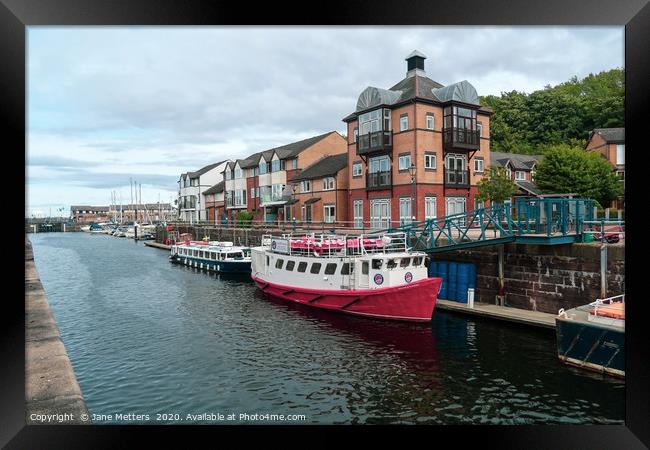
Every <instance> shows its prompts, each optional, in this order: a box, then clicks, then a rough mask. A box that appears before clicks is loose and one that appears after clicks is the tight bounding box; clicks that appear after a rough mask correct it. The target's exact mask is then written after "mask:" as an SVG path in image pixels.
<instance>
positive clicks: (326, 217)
mask: <svg viewBox="0 0 650 450" xmlns="http://www.w3.org/2000/svg"><path fill="white" fill-rule="evenodd" d="M328 211H329V213H328ZM323 221H324V222H325V223H334V222H336V206H335V205H324V206H323Z"/></svg>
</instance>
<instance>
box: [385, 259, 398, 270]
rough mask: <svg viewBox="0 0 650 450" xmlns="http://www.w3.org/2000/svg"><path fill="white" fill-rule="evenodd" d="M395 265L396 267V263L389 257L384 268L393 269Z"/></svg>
mask: <svg viewBox="0 0 650 450" xmlns="http://www.w3.org/2000/svg"><path fill="white" fill-rule="evenodd" d="M395 267H397V263H396V262H395V260H394V259H389V260H388V262H387V263H386V268H388V269H394V268H395Z"/></svg>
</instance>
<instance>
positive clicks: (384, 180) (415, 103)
mask: <svg viewBox="0 0 650 450" xmlns="http://www.w3.org/2000/svg"><path fill="white" fill-rule="evenodd" d="M425 59H426V56H424V55H423V54H422V53H420V52H418V51H414V52H413V53H411V54H410V55H409V56H408V57H407V58H406V61H407V72H406V77H405V78H404V79H403V80H401V81H399V82H398V83H397V84H395V85H394V86H393V87H391V88H389V89H382V88H377V87H367V88H366V89H364V90H363V92H361V94H360V95H359V98H358V101H357V105H356V109H355V111H354V112H353V113H351V114H350V115H348V116H347V117H345V118H344V119H343V121H344V122H346V123H347V129H348V133H347V134H348V167H347V168H348V177H349V193H348V214H347V218H348V219H349V220H352V221H354V223H355V225H356V226H357V227H361V225H362V224H365V225H366V226H371V227H382V228H383V227H387V226H389V224H392V225H396V224H399V223H403V222H409V221H411V219H412V217H415V218H416V220H418V221H420V220H424V219H426V218H432V217H440V216H444V215H448V214H454V213H459V212H463V211H466V210H469V209H473V208H474V203H475V197H476V195H477V188H476V184H477V182H478V181H479V180H480V179H481V177H482V176H483V174H484V171H485V169H486V168H487V167H488V166H489V164H490V116H491V114H492V111H491V110H490V109H489V108H487V107H484V106H481V105H480V103H479V97H478V94H477V92H476V89H475V88H474V87H473V86H472V85H471V84H470V83H469V82H467V81H460V82H458V83H454V84H451V85H449V86H443V85H442V84H440V83H438V82H436V81H434V80H432V79H431V78H428V77H427V76H426V72H425V70H424V60H425ZM413 199H415V201H413Z"/></svg>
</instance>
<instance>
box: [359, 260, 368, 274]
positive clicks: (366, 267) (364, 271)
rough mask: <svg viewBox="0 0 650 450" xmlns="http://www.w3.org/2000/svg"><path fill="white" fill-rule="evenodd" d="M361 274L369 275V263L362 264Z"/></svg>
mask: <svg viewBox="0 0 650 450" xmlns="http://www.w3.org/2000/svg"><path fill="white" fill-rule="evenodd" d="M361 273H362V274H364V275H368V261H364V262H362V263H361Z"/></svg>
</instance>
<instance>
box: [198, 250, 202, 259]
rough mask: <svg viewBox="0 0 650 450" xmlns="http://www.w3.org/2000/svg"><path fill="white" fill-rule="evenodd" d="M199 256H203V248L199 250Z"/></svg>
mask: <svg viewBox="0 0 650 450" xmlns="http://www.w3.org/2000/svg"><path fill="white" fill-rule="evenodd" d="M199 258H203V250H199Z"/></svg>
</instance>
